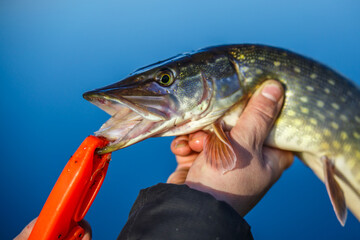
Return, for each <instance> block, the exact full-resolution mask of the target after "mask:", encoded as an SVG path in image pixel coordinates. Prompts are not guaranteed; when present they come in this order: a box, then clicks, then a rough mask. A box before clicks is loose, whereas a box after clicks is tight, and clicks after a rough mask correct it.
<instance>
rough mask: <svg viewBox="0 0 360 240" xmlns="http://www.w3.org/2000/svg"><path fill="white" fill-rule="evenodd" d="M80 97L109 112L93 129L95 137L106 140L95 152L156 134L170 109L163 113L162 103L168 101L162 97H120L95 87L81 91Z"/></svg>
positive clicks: (108, 149) (104, 151)
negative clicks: (100, 123)
mask: <svg viewBox="0 0 360 240" xmlns="http://www.w3.org/2000/svg"><path fill="white" fill-rule="evenodd" d="M83 97H84V98H85V99H86V100H88V101H90V102H91V103H92V104H94V105H96V106H97V107H99V108H100V109H102V110H104V111H105V112H106V113H108V114H110V115H111V118H110V119H109V120H107V121H106V122H105V123H104V124H103V125H102V126H101V128H100V129H99V130H98V131H96V132H95V136H99V137H104V138H106V139H108V140H109V144H108V145H107V146H105V147H104V148H101V149H98V150H97V152H98V153H99V154H104V153H109V152H113V151H116V150H118V149H122V148H125V147H128V146H130V145H132V144H134V143H136V142H139V141H141V140H143V139H145V138H148V137H151V136H153V135H156V134H158V133H159V132H160V131H162V130H163V126H164V127H165V126H166V123H167V122H169V121H168V120H169V119H170V115H171V112H167V110H168V109H167V108H166V104H167V103H168V102H169V101H170V100H169V99H167V98H166V96H125V97H124V96H118V95H115V94H111V93H110V94H109V93H107V92H97V91H96V90H95V91H90V92H86V93H84V94H83ZM147 99H148V100H149V102H147V101H146V100H147ZM164 100H165V101H164ZM158 103H162V106H160V107H156V106H157V105H158Z"/></svg>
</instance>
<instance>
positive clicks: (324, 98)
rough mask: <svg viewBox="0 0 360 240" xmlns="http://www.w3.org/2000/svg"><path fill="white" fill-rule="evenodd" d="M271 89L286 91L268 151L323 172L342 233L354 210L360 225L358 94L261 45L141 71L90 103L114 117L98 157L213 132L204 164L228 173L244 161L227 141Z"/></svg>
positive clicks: (314, 65) (340, 80)
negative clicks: (260, 91) (147, 142)
mask: <svg viewBox="0 0 360 240" xmlns="http://www.w3.org/2000/svg"><path fill="white" fill-rule="evenodd" d="M268 79H276V80H278V81H280V82H281V83H282V85H283V86H284V88H285V100H284V104H283V107H282V110H281V113H280V114H279V116H278V118H277V120H276V121H275V124H274V126H273V128H272V130H271V132H270V134H269V136H268V138H267V140H266V145H268V146H271V147H276V148H279V149H284V150H289V151H292V152H294V153H295V154H296V155H297V156H298V157H299V158H300V159H301V160H302V161H303V162H304V163H305V164H306V165H307V166H309V167H310V168H311V169H312V170H313V171H314V172H315V174H316V175H317V176H318V177H319V178H320V179H321V180H322V181H323V182H324V183H325V185H326V188H327V191H328V193H329V197H330V199H331V202H332V205H333V208H334V210H335V213H336V216H337V218H338V220H339V221H340V223H341V224H342V225H344V224H345V221H346V217H347V207H348V208H349V209H350V210H351V211H352V212H353V214H354V215H355V216H356V217H357V218H358V219H359V220H360V90H359V89H358V88H357V87H356V86H355V85H354V84H353V83H352V82H351V81H350V80H348V79H347V78H345V77H344V76H342V75H340V74H339V73H337V72H335V71H334V70H332V69H330V68H328V67H326V66H325V65H323V64H321V63H318V62H316V61H314V60H312V59H309V58H307V57H304V56H301V55H299V54H296V53H294V52H291V51H287V50H284V49H280V48H275V47H269V46H263V45H253V44H243V45H225V46H217V47H210V48H205V49H201V50H198V51H196V52H192V53H186V54H181V55H177V56H175V57H173V58H169V59H167V60H164V61H160V62H158V63H155V64H152V65H149V66H147V67H143V68H140V69H138V70H136V71H135V72H133V73H132V74H130V75H129V76H128V77H127V78H126V79H124V80H122V81H120V82H117V83H115V84H112V85H109V86H107V87H104V88H100V89H97V90H94V91H90V92H87V93H85V94H84V98H85V99H87V100H89V101H91V102H92V103H93V104H95V105H96V106H98V107H100V108H101V109H103V110H104V111H105V112H107V113H108V114H110V115H111V116H112V117H111V118H110V119H109V120H108V121H107V122H106V123H105V124H103V125H102V127H101V128H100V129H99V131H97V132H96V135H97V136H101V137H105V138H107V139H109V140H110V141H111V143H110V144H109V145H108V146H106V147H105V148H103V149H100V153H106V152H112V151H115V150H118V149H121V148H124V147H127V146H130V145H132V144H134V143H137V142H139V141H142V140H144V139H146V138H149V137H158V136H177V135H182V134H188V133H192V132H195V131H197V130H205V131H208V132H209V137H208V141H206V142H205V146H204V152H205V154H206V157H207V158H208V160H209V161H210V163H212V165H213V166H215V167H216V168H218V169H219V170H222V171H223V172H224V173H225V172H226V171H230V170H231V169H233V168H234V166H235V162H236V161H237V159H236V155H235V154H234V150H233V147H232V146H231V143H230V141H229V139H228V136H227V135H226V134H225V132H227V131H229V130H230V129H231V128H232V127H233V126H234V125H235V123H236V120H237V119H238V116H239V115H240V114H241V113H242V111H243V109H244V107H245V106H246V103H247V101H248V100H249V98H250V97H251V95H252V94H253V93H254V91H255V90H256V89H257V88H258V86H260V85H261V83H263V82H264V81H266V80H268ZM209 139H210V140H209ZM214 146H215V147H214ZM216 156H218V157H217V158H216ZM219 158H220V159H219ZM218 163H220V164H218Z"/></svg>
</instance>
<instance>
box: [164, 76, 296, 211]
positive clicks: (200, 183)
mask: <svg viewBox="0 0 360 240" xmlns="http://www.w3.org/2000/svg"><path fill="white" fill-rule="evenodd" d="M282 103H283V90H282V87H281V85H280V84H279V83H278V82H276V81H273V80H270V81H267V82H265V83H264V84H263V85H262V86H261V87H259V89H258V90H257V91H256V92H255V93H254V95H253V96H252V98H251V99H250V101H249V103H248V105H247V106H246V108H245V109H244V112H243V113H242V114H241V116H240V117H239V119H238V121H237V123H236V125H235V126H234V127H233V129H232V130H231V131H230V137H231V141H232V144H233V146H235V152H236V154H237V159H238V161H237V165H236V167H235V169H233V170H232V171H229V172H227V173H225V174H223V173H222V172H221V171H218V170H216V169H214V168H212V167H211V166H210V165H209V164H207V163H206V159H205V156H204V154H203V153H202V149H203V142H204V139H205V137H206V136H207V134H206V133H204V132H198V133H195V134H190V135H189V136H180V137H178V138H176V139H175V140H174V141H173V143H172V145H171V150H172V151H173V153H174V154H175V155H176V159H177V161H178V167H177V169H176V171H175V172H174V173H173V174H172V175H171V176H170V177H169V180H168V182H171V183H183V182H182V181H183V180H182V181H181V179H185V183H186V184H187V185H188V186H189V187H191V188H194V189H197V190H200V191H204V192H208V193H210V194H211V195H213V196H214V197H215V198H217V199H218V200H223V201H225V202H227V203H228V204H230V205H231V206H232V207H233V208H234V209H235V210H236V211H237V212H238V213H239V214H240V215H241V216H245V215H246V214H247V213H248V212H249V211H250V210H251V209H252V208H253V207H254V206H255V205H256V204H257V203H258V201H260V199H261V198H262V197H263V196H264V194H265V193H266V192H267V190H269V189H270V187H271V186H272V185H273V184H274V183H275V182H276V181H277V180H278V179H279V177H280V176H281V174H282V172H283V171H284V170H285V169H286V168H288V167H289V166H290V165H291V164H292V162H293V154H292V153H291V152H287V151H282V150H279V149H274V148H270V147H266V146H263V143H264V141H265V139H266V137H267V136H268V134H269V132H270V130H271V128H272V125H273V123H274V121H275V119H276V116H277V115H278V113H279V112H280V109H281V106H282ZM195 160H196V161H195Z"/></svg>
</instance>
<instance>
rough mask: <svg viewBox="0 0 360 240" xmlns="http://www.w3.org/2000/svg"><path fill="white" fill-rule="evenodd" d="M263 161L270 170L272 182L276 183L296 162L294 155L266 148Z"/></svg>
mask: <svg viewBox="0 0 360 240" xmlns="http://www.w3.org/2000/svg"><path fill="white" fill-rule="evenodd" d="M263 159H264V163H265V166H266V167H267V169H268V170H269V174H270V176H271V180H272V182H275V181H276V180H278V179H279V178H280V176H281V174H282V173H283V171H284V170H286V169H287V168H289V167H290V166H291V164H292V163H293V162H294V154H293V153H292V152H289V151H284V150H280V149H277V148H271V147H264V148H263Z"/></svg>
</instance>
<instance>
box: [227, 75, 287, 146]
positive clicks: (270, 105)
mask: <svg viewBox="0 0 360 240" xmlns="http://www.w3.org/2000/svg"><path fill="white" fill-rule="evenodd" d="M283 92H284V91H283V88H282V86H281V84H280V83H279V82H277V81H275V80H269V81H266V82H265V83H263V84H262V85H261V86H260V88H259V89H258V90H257V91H256V92H255V93H254V95H253V96H252V97H251V99H250V100H249V103H248V104H247V106H246V107H245V109H244V111H243V113H242V114H241V115H240V117H239V119H238V121H237V123H236V125H235V127H234V128H233V129H232V130H231V132H230V133H231V136H232V137H233V138H234V139H235V140H237V141H241V142H244V143H247V144H249V145H253V146H262V144H263V142H264V140H265V139H266V137H267V135H268V133H269V131H270V129H271V128H272V124H273V122H274V121H275V119H276V117H277V115H278V113H279V112H280V109H281V106H282V103H283ZM246 133H248V134H246ZM243 138H246V139H243Z"/></svg>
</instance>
